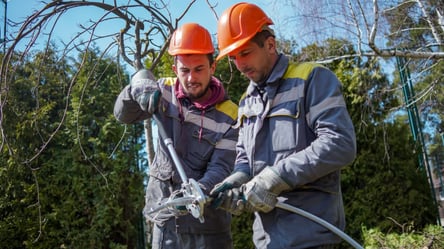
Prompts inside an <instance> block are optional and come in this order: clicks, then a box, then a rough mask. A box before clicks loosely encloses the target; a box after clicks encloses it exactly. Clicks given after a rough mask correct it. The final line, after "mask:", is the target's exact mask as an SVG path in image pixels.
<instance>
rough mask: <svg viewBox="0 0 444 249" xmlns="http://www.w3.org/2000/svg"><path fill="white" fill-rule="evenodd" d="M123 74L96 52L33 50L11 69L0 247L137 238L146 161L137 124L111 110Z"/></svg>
mask: <svg viewBox="0 0 444 249" xmlns="http://www.w3.org/2000/svg"><path fill="white" fill-rule="evenodd" d="M81 61H83V63H84V64H83V65H82V67H81V68H82V69H81V70H80V71H75V70H74V67H76V66H77V67H78V68H80V67H79V65H80V62H81ZM121 71H122V69H120V68H119V67H118V66H117V64H116V63H114V62H112V61H110V60H109V59H106V58H101V57H99V56H98V51H85V52H84V53H83V54H81V55H80V57H79V59H78V61H77V62H75V63H74V65H68V64H67V63H66V61H60V60H59V59H58V58H56V55H55V54H54V53H49V54H43V53H38V54H36V55H35V56H34V57H32V58H29V61H25V62H24V63H23V65H22V66H20V67H19V70H17V71H16V74H15V79H14V82H12V83H11V84H10V88H9V93H10V94H9V101H8V103H7V105H5V106H4V107H3V109H2V110H3V111H4V121H5V122H4V123H3V124H4V125H3V128H4V131H5V134H6V135H7V136H6V139H7V142H8V143H7V146H4V147H2V151H1V154H0V160H1V161H2V162H7V165H6V167H2V169H1V170H0V180H1V184H0V190H1V193H2V195H1V197H0V214H1V219H0V244H1V245H2V248H23V247H26V248H136V247H137V246H138V245H140V243H139V244H138V238H140V235H139V234H140V233H143V231H142V228H141V226H140V224H141V222H140V221H141V218H142V217H141V210H142V207H143V196H144V194H143V193H144V186H143V182H144V177H145V174H144V170H145V167H146V161H143V160H140V157H141V155H139V151H140V146H134V145H133V144H136V142H137V141H139V140H138V139H139V138H140V136H141V134H142V129H143V127H142V125H135V126H129V127H127V128H125V127H124V126H123V125H121V124H119V123H117V121H116V120H115V118H114V117H113V115H112V110H113V105H114V101H115V98H116V96H117V94H118V93H119V92H120V90H121V89H122V87H123V85H124V84H126V83H127V82H126V79H127V78H128V77H127V76H126V75H124V74H122V72H121ZM68 75H71V76H74V75H76V76H77V77H76V78H72V77H69V76H68ZM125 130H127V133H124V132H125ZM11 134H14V136H11ZM123 135H125V136H124V137H122V136H123ZM120 140H122V141H123V142H122V143H121V145H120V146H119V147H116V146H118V144H117V142H118V141H120ZM40 149H41V151H40ZM2 166H3V165H2ZM3 193H4V194H3Z"/></svg>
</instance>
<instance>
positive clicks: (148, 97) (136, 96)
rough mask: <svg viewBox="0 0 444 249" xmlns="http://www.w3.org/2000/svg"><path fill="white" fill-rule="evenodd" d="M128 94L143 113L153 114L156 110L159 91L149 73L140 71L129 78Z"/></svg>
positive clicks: (144, 70)
mask: <svg viewBox="0 0 444 249" xmlns="http://www.w3.org/2000/svg"><path fill="white" fill-rule="evenodd" d="M130 93H131V97H132V99H133V100H134V101H136V102H137V103H138V104H139V106H140V108H141V109H142V110H143V111H146V112H148V113H150V114H153V113H154V112H155V111H156V110H157V106H158V104H159V98H160V90H159V86H158V85H157V82H156V81H155V78H154V75H153V73H151V71H149V70H147V69H141V70H139V71H137V73H135V74H134V75H133V76H132V77H131V89H130Z"/></svg>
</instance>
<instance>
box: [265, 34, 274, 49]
mask: <svg viewBox="0 0 444 249" xmlns="http://www.w3.org/2000/svg"><path fill="white" fill-rule="evenodd" d="M265 44H266V46H267V48H268V49H269V50H275V49H276V39H274V37H273V36H269V37H268V38H267V39H266V40H265Z"/></svg>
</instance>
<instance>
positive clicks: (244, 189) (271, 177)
mask: <svg viewBox="0 0 444 249" xmlns="http://www.w3.org/2000/svg"><path fill="white" fill-rule="evenodd" d="M290 189H291V186H290V185H289V184H288V183H286V182H285V181H284V180H283V179H282V178H281V177H280V176H279V175H278V173H277V172H275V171H274V170H273V169H272V167H266V168H264V169H263V170H262V171H261V172H260V173H259V174H258V175H256V176H255V177H253V179H252V180H251V181H249V182H248V183H246V184H244V185H242V186H241V187H240V192H241V193H242V194H243V197H244V198H245V200H246V201H247V204H245V209H247V210H251V211H260V212H264V213H268V212H270V211H271V210H273V208H274V207H275V206H276V203H277V197H278V195H279V194H280V193H282V192H283V191H286V190H290Z"/></svg>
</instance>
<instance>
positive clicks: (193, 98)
mask: <svg viewBox="0 0 444 249" xmlns="http://www.w3.org/2000/svg"><path fill="white" fill-rule="evenodd" d="M208 89H210V84H208V85H207V87H205V89H204V90H203V91H202V92H200V93H198V94H191V93H187V97H188V98H189V99H190V100H191V101H195V100H198V99H200V98H202V97H203V96H205V94H207V92H208Z"/></svg>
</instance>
